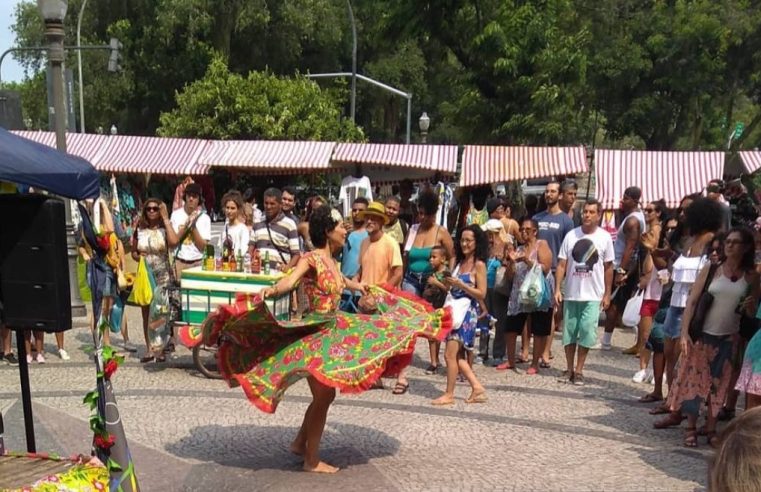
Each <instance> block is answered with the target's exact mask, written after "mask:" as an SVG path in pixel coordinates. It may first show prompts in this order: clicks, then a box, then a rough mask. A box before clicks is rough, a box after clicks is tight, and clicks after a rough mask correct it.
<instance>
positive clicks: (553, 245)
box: [534, 211, 599, 300]
mask: <svg viewBox="0 0 761 492" xmlns="http://www.w3.org/2000/svg"><path fill="white" fill-rule="evenodd" d="M534 220H535V221H536V222H537V224H539V231H538V232H537V234H536V237H537V239H543V240H545V241H547V244H549V245H550V251H552V269H553V270H554V269H555V268H556V267H557V266H558V253H559V252H560V245H561V244H563V239H565V237H566V235H567V234H568V233H569V232H571V231H572V230H573V221H572V220H571V218H570V217H569V216H568V214H567V213H565V212H563V211H561V212H560V213H557V214H551V213H549V212H547V211H545V212H539V213H538V214H536V215H534ZM598 300H599V299H598Z"/></svg>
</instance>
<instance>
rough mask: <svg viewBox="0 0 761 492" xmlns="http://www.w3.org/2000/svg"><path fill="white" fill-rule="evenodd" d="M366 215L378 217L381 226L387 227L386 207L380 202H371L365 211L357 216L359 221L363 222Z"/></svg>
mask: <svg viewBox="0 0 761 492" xmlns="http://www.w3.org/2000/svg"><path fill="white" fill-rule="evenodd" d="M368 215H373V216H375V217H379V218H380V219H381V220H382V221H383V225H388V215H386V207H385V206H384V205H383V204H382V203H381V202H372V203H370V205H368V206H367V208H366V209H364V210H363V211H361V212H360V213H358V214H357V216H358V217H359V220H365V218H366V217H367V216H368Z"/></svg>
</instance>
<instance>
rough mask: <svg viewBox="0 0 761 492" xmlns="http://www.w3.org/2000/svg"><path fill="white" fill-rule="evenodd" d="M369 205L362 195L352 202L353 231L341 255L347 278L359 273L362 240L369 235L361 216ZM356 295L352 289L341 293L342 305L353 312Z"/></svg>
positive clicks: (342, 268) (343, 269) (342, 269)
mask: <svg viewBox="0 0 761 492" xmlns="http://www.w3.org/2000/svg"><path fill="white" fill-rule="evenodd" d="M368 205H369V202H368V200H367V198H365V197H362V196H361V197H357V198H355V199H354V202H353V203H352V204H351V222H352V232H351V233H350V234H349V236H348V237H347V238H346V243H345V244H344V249H343V254H342V255H341V273H342V274H343V276H344V277H346V278H354V277H355V276H356V275H357V273H359V250H360V246H361V245H362V241H364V239H365V238H366V237H367V230H366V229H365V221H364V220H362V219H360V218H359V217H361V212H364V211H365V209H367V206H368ZM355 297H356V296H354V294H353V293H352V292H351V291H348V290H345V291H344V293H343V294H342V295H341V307H342V309H343V310H344V311H350V312H353V307H356V301H357V300H358V299H355ZM352 301H354V302H352Z"/></svg>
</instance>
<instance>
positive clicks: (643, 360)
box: [637, 316, 653, 370]
mask: <svg viewBox="0 0 761 492" xmlns="http://www.w3.org/2000/svg"><path fill="white" fill-rule="evenodd" d="M652 328H653V318H652V317H650V316H643V317H642V318H641V319H640V320H639V327H638V329H637V353H638V354H639V368H640V369H641V370H644V369H647V366H648V363H649V362H650V351H649V350H647V349H646V348H645V344H646V343H647V339H648V338H650V330H651V329H652Z"/></svg>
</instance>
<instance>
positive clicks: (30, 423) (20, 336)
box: [15, 330, 37, 453]
mask: <svg viewBox="0 0 761 492" xmlns="http://www.w3.org/2000/svg"><path fill="white" fill-rule="evenodd" d="M15 331H16V344H17V345H18V347H17V352H18V369H19V377H20V378H21V406H22V407H23V409H24V430H25V431H26V450H27V451H28V452H30V453H36V452H37V446H36V444H35V442H34V417H33V416H32V390H31V387H30V386H29V364H27V362H26V343H24V330H15Z"/></svg>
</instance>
